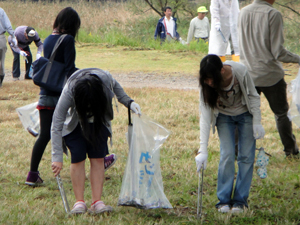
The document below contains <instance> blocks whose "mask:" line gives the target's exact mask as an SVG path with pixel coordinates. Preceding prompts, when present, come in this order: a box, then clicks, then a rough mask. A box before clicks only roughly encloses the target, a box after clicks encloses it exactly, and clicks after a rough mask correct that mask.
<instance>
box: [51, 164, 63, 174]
mask: <svg viewBox="0 0 300 225" xmlns="http://www.w3.org/2000/svg"><path fill="white" fill-rule="evenodd" d="M51 167H52V172H53V173H54V176H55V177H56V176H57V175H58V174H59V172H60V171H61V170H62V167H63V163H62V162H53V163H52V166H51Z"/></svg>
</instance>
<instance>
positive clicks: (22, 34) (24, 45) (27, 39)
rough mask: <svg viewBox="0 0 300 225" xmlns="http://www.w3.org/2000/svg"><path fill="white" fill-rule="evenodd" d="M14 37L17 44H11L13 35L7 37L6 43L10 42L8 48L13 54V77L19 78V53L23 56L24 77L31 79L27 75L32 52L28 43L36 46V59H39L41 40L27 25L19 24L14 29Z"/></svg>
mask: <svg viewBox="0 0 300 225" xmlns="http://www.w3.org/2000/svg"><path fill="white" fill-rule="evenodd" d="M15 37H16V39H17V42H18V44H17V45H13V37H12V36H9V37H8V43H9V44H10V48H11V50H12V52H13V55H14V60H13V71H12V75H13V79H14V81H17V80H19V79H20V74H21V71H20V55H21V56H23V57H24V58H25V69H26V73H25V77H24V78H25V79H31V77H29V71H30V67H31V64H32V54H31V51H30V47H29V45H30V44H31V43H32V42H34V43H35V45H36V47H37V48H38V50H37V54H36V59H39V58H40V57H41V54H42V50H43V42H42V41H41V39H40V37H39V34H38V32H37V31H36V30H35V29H34V28H33V27H29V26H19V27H17V28H16V29H15Z"/></svg>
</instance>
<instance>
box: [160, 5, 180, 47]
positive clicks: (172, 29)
mask: <svg viewBox="0 0 300 225" xmlns="http://www.w3.org/2000/svg"><path fill="white" fill-rule="evenodd" d="M164 14H165V16H164V17H162V18H160V19H159V20H158V23H157V25H156V29H155V34H154V39H155V40H156V39H157V37H159V38H160V40H161V43H162V42H164V41H165V40H168V41H171V40H173V39H174V40H180V36H179V34H178V32H177V23H176V20H177V19H176V18H173V17H172V8H171V7H169V6H167V7H165V8H164Z"/></svg>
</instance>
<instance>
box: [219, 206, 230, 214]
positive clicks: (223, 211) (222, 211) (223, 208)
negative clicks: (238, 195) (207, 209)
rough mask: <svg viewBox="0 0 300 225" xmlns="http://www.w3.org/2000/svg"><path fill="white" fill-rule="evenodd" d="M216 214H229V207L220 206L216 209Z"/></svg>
mask: <svg viewBox="0 0 300 225" xmlns="http://www.w3.org/2000/svg"><path fill="white" fill-rule="evenodd" d="M218 212H221V213H228V212H230V207H229V205H223V206H220V207H219V208H218Z"/></svg>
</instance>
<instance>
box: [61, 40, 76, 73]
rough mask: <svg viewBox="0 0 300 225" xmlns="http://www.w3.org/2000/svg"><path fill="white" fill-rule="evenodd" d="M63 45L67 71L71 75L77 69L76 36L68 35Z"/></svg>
mask: <svg viewBox="0 0 300 225" xmlns="http://www.w3.org/2000/svg"><path fill="white" fill-rule="evenodd" d="M61 45H63V48H64V62H65V72H66V74H67V77H70V76H71V75H72V74H73V73H74V71H76V67H75V58H76V49H75V39H74V37H73V36H71V35H68V36H66V37H65V39H64V40H63V42H62V43H61Z"/></svg>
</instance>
